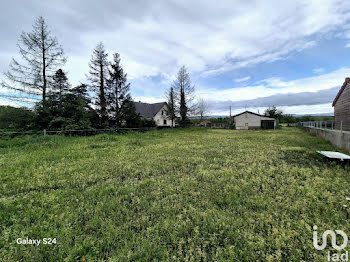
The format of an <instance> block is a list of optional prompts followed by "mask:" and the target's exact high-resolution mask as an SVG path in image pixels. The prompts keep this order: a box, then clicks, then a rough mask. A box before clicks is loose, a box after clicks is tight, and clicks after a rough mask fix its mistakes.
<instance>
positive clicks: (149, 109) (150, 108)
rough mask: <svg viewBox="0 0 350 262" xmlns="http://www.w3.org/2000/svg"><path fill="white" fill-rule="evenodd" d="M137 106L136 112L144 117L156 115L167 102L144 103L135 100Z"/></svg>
mask: <svg viewBox="0 0 350 262" xmlns="http://www.w3.org/2000/svg"><path fill="white" fill-rule="evenodd" d="M134 104H135V107H136V112H137V113H139V114H140V115H141V116H143V117H154V116H155V115H156V114H157V113H158V112H159V110H160V109H161V108H162V107H163V106H164V105H166V102H161V103H154V104H148V103H142V102H134Z"/></svg>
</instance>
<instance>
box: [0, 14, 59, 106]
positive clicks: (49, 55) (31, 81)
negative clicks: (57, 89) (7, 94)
mask: <svg viewBox="0 0 350 262" xmlns="http://www.w3.org/2000/svg"><path fill="white" fill-rule="evenodd" d="M18 48H19V52H20V55H21V58H22V59H21V60H17V59H14V58H13V59H12V61H11V63H10V68H9V70H8V71H7V72H6V73H5V76H6V78H7V81H5V82H3V83H2V86H3V87H5V88H8V89H9V90H11V91H13V92H14V93H15V94H16V95H15V96H14V98H17V99H18V100H25V99H26V98H28V96H31V97H38V96H41V101H42V104H43V106H45V101H46V98H47V93H48V88H49V84H48V83H49V82H50V81H51V79H52V77H53V74H54V73H55V72H56V70H57V68H58V67H59V66H61V65H63V64H64V63H65V62H66V57H65V56H64V52H63V49H62V47H61V45H59V43H58V41H57V38H56V37H54V36H53V35H52V34H51V31H50V30H49V29H48V27H47V24H46V21H45V19H44V18H43V17H39V18H37V19H36V20H35V23H34V25H33V30H32V31H31V32H29V33H26V32H23V33H22V34H21V36H20V38H19V41H18Z"/></svg>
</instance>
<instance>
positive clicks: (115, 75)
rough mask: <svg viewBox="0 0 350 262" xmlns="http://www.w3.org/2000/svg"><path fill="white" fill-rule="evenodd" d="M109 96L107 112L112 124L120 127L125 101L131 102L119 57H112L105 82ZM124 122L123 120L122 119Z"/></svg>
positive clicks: (128, 87)
mask: <svg viewBox="0 0 350 262" xmlns="http://www.w3.org/2000/svg"><path fill="white" fill-rule="evenodd" d="M107 85H108V90H109V96H108V102H109V110H108V111H109V112H110V115H111V116H112V119H113V122H114V123H115V124H116V125H117V126H120V125H121V123H122V121H123V119H122V109H123V106H125V103H124V101H125V100H132V99H131V96H130V94H129V91H130V83H127V74H126V73H124V70H123V68H122V66H121V64H120V55H119V54H118V53H115V54H114V55H113V62H112V63H111V65H110V70H109V78H108V80H107ZM124 120H125V119H124Z"/></svg>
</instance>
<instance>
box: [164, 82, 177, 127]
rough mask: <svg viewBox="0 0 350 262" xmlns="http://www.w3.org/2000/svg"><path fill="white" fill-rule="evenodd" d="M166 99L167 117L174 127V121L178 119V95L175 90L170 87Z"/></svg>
mask: <svg viewBox="0 0 350 262" xmlns="http://www.w3.org/2000/svg"><path fill="white" fill-rule="evenodd" d="M166 98H167V100H168V101H167V104H168V105H167V109H166V112H167V115H168V117H169V118H170V120H171V126H172V127H174V120H175V118H176V108H175V107H176V95H175V92H174V88H173V87H170V88H169V90H168V92H167V93H166Z"/></svg>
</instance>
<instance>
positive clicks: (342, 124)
mask: <svg viewBox="0 0 350 262" xmlns="http://www.w3.org/2000/svg"><path fill="white" fill-rule="evenodd" d="M332 106H333V107H334V121H335V123H334V127H335V129H341V128H342V130H345V131H350V77H347V78H345V81H344V83H343V85H342V87H341V88H340V90H339V92H338V94H337V96H336V97H335V99H334V101H333V104H332Z"/></svg>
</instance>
